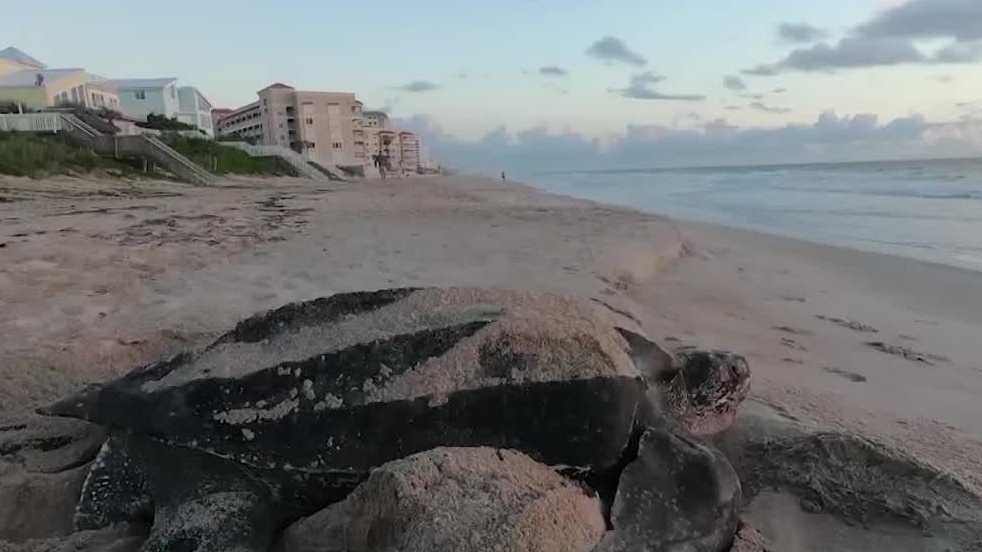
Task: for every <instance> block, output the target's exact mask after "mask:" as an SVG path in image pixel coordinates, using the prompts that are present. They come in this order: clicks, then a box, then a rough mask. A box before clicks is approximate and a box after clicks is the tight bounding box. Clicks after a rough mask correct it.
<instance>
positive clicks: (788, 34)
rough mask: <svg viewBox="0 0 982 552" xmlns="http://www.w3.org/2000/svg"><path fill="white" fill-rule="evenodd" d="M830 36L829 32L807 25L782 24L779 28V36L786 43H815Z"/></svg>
mask: <svg viewBox="0 0 982 552" xmlns="http://www.w3.org/2000/svg"><path fill="white" fill-rule="evenodd" d="M828 35H829V33H828V31H826V30H824V29H820V28H818V27H814V26H812V25H809V24H807V23H781V24H780V25H778V26H777V36H778V37H779V38H780V39H781V40H783V41H785V42H815V41H816V40H821V39H823V38H825V37H827V36H828Z"/></svg>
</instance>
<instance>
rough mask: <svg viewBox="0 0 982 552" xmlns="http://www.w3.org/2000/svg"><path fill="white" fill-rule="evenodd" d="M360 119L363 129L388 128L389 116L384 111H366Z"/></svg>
mask: <svg viewBox="0 0 982 552" xmlns="http://www.w3.org/2000/svg"><path fill="white" fill-rule="evenodd" d="M362 119H363V120H364V126H365V128H389V115H388V113H386V112H384V111H366V112H364V113H363V117H362Z"/></svg>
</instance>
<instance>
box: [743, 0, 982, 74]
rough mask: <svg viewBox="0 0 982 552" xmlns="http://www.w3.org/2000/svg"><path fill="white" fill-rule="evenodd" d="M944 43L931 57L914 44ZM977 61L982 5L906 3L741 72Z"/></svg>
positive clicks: (981, 52)
mask: <svg viewBox="0 0 982 552" xmlns="http://www.w3.org/2000/svg"><path fill="white" fill-rule="evenodd" d="M923 39H942V40H943V39H947V40H949V41H950V42H949V43H948V44H946V45H944V46H942V47H941V48H939V49H938V50H936V51H934V52H933V53H930V52H925V51H922V50H921V49H920V48H918V46H917V43H916V42H915V41H917V40H923ZM980 60H982V1H979V0H910V1H908V2H905V3H901V4H897V5H893V6H892V7H890V8H888V9H885V10H883V11H881V12H879V13H878V14H877V15H875V16H873V18H872V19H870V20H869V21H867V22H865V23H863V24H860V25H858V26H856V27H855V28H853V29H852V30H851V31H850V32H849V34H848V35H847V36H845V37H844V38H842V39H841V40H839V41H838V42H835V43H826V42H821V43H818V44H815V45H813V46H810V47H807V48H799V49H796V50H793V51H792V52H791V53H789V54H788V55H787V56H786V57H785V58H784V59H781V60H779V61H777V62H775V63H769V64H761V65H757V66H756V67H751V68H749V69H744V70H743V71H742V73H743V74H745V75H755V76H772V75H777V74H779V73H784V72H788V71H832V70H835V69H848V68H857V67H880V66H889V65H900V64H924V65H933V64H944V63H974V62H977V61H980Z"/></svg>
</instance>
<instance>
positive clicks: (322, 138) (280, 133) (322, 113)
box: [259, 83, 365, 169]
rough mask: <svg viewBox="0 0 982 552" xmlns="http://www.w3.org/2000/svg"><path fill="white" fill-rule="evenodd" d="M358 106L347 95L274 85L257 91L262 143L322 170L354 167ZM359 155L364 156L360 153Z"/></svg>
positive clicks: (359, 160)
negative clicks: (301, 157)
mask: <svg viewBox="0 0 982 552" xmlns="http://www.w3.org/2000/svg"><path fill="white" fill-rule="evenodd" d="M361 109H362V105H361V102H359V101H358V100H357V99H355V95H354V94H353V93H350V92H311V91H301V90H296V89H294V88H293V87H292V86H287V85H285V84H280V83H276V84H273V85H271V86H267V87H266V88H264V89H262V90H260V91H259V113H260V121H261V122H262V129H263V143H264V144H270V145H277V146H282V147H287V148H290V149H292V150H294V151H296V152H297V153H300V154H302V155H304V156H305V157H307V158H308V159H309V160H311V161H314V162H316V163H319V164H321V165H324V166H332V165H333V166H338V167H357V168H359V169H360V168H362V167H363V166H364V164H365V159H364V156H363V155H360V156H359V155H357V154H358V153H359V151H358V150H360V149H361V148H356V147H355V146H356V145H355V130H356V129H360V127H361ZM360 153H362V154H363V153H364V150H363V149H361V152H360Z"/></svg>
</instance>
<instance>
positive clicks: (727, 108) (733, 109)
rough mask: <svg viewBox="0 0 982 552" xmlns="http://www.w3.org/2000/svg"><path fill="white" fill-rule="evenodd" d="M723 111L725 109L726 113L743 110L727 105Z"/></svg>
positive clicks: (737, 106)
mask: <svg viewBox="0 0 982 552" xmlns="http://www.w3.org/2000/svg"><path fill="white" fill-rule="evenodd" d="M723 109H725V110H727V111H742V110H743V108H742V107H740V106H739V105H728V106H726V107H724V108H723Z"/></svg>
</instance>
